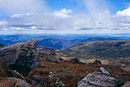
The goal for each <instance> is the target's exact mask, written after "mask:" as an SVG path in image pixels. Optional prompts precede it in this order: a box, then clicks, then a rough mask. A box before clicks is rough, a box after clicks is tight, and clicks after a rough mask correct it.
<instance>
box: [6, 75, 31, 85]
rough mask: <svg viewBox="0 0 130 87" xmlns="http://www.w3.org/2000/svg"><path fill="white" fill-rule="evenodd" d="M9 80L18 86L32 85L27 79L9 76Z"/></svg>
mask: <svg viewBox="0 0 130 87" xmlns="http://www.w3.org/2000/svg"><path fill="white" fill-rule="evenodd" d="M8 81H9V82H12V83H13V84H16V85H17V87H31V86H30V85H29V84H28V83H27V82H26V81H25V80H22V79H18V78H15V77H8Z"/></svg>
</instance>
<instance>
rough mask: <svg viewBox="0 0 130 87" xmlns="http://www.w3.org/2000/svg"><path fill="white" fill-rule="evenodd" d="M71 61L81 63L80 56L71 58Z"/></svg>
mask: <svg viewBox="0 0 130 87" xmlns="http://www.w3.org/2000/svg"><path fill="white" fill-rule="evenodd" d="M70 62H71V63H80V60H79V59H78V58H73V59H71V60H70Z"/></svg>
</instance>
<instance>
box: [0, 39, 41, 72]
mask: <svg viewBox="0 0 130 87" xmlns="http://www.w3.org/2000/svg"><path fill="white" fill-rule="evenodd" d="M37 42H38V39H36V40H31V41H28V42H24V43H17V44H14V45H10V46H5V47H2V48H0V61H2V63H3V64H4V65H6V66H9V67H11V68H12V69H14V70H16V71H18V72H20V73H25V72H29V71H30V70H31V69H32V68H34V67H35V66H37V64H38V60H39V59H38V53H37V51H36V43H37Z"/></svg>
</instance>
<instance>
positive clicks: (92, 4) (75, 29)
mask: <svg viewBox="0 0 130 87" xmlns="http://www.w3.org/2000/svg"><path fill="white" fill-rule="evenodd" d="M42 1H43V2H42ZM42 1H41V0H0V10H2V11H4V12H6V13H7V14H9V15H10V17H7V18H4V21H3V20H0V25H1V26H2V27H0V30H5V31H4V32H5V33H6V32H7V31H8V32H7V33H10V31H12V32H13V33H20V32H21V33H120V32H130V17H129V15H130V8H128V9H125V10H123V11H118V12H117V13H116V14H115V15H114V16H113V15H111V14H110V10H109V9H108V4H107V2H106V1H107V0H83V1H82V3H81V0H79V1H80V2H79V3H80V4H81V5H83V6H84V7H85V8H86V11H87V12H86V13H85V12H84V13H80V12H78V13H75V12H74V11H72V9H66V8H63V9H61V10H59V11H51V10H50V9H49V8H48V6H46V4H45V2H44V0H42ZM72 12H73V13H72ZM5 25H8V26H5ZM21 25H22V26H21ZM24 25H25V26H24ZM28 25H31V26H29V27H26V26H28ZM82 29H84V30H82ZM85 29H86V30H85ZM87 29H88V30H87ZM19 31H20V32H19Z"/></svg>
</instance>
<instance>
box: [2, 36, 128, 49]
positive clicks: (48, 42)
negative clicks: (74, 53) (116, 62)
mask: <svg viewBox="0 0 130 87" xmlns="http://www.w3.org/2000/svg"><path fill="white" fill-rule="evenodd" d="M32 39H39V40H40V41H39V42H38V44H37V46H46V47H52V48H54V49H67V48H69V47H71V46H74V45H76V44H79V43H80V42H84V41H104V40H125V39H130V37H128V35H127V37H125V36H119V35H117V36H113V35H112V36H108V35H94V34H89V35H55V34H50V35H49V34H47V35H46V34H45V35H26V34H25V35H0V42H1V44H3V45H11V44H15V43H19V42H26V41H28V40H32Z"/></svg>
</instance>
